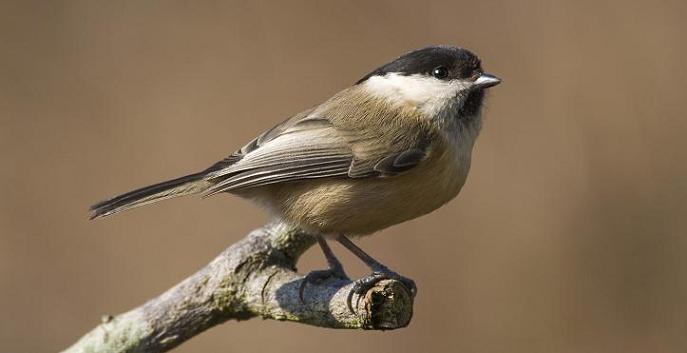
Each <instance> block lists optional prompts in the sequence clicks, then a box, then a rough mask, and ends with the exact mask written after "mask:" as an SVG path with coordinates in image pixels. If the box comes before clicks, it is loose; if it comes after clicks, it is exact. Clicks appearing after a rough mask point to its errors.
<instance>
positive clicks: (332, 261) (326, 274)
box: [298, 235, 350, 302]
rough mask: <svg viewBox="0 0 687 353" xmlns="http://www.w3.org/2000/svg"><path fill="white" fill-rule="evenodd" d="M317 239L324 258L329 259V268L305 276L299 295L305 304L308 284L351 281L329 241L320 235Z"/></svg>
mask: <svg viewBox="0 0 687 353" xmlns="http://www.w3.org/2000/svg"><path fill="white" fill-rule="evenodd" d="M316 237H317V243H318V244H320V248H322V252H323V253H324V257H325V258H326V259H327V264H328V265H329V268H328V269H326V270H318V271H311V272H310V273H308V274H307V275H306V276H305V278H304V279H303V282H301V286H300V288H299V289H298V295H299V297H300V299H301V302H303V291H304V290H305V286H306V285H307V284H308V283H321V282H322V281H324V280H327V279H329V278H332V277H334V278H339V279H344V280H350V278H348V275H346V271H344V268H343V265H341V262H340V261H339V259H337V258H336V256H335V255H334V252H332V249H331V248H330V247H329V244H327V241H326V240H324V238H322V237H321V236H319V235H318V236H316Z"/></svg>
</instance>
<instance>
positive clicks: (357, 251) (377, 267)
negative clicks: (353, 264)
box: [336, 235, 417, 311]
mask: <svg viewBox="0 0 687 353" xmlns="http://www.w3.org/2000/svg"><path fill="white" fill-rule="evenodd" d="M336 240H337V241H338V242H339V243H340V244H341V245H343V246H344V247H345V248H346V249H348V250H350V251H351V252H352V253H353V254H354V255H355V256H357V257H358V258H359V259H361V260H363V262H364V263H365V264H366V265H367V266H368V267H370V269H371V270H372V273H371V274H370V275H369V276H367V277H364V278H361V279H359V280H357V281H355V285H354V286H353V290H352V291H351V292H350V293H349V294H348V308H349V309H350V310H351V311H353V305H352V302H351V301H352V298H353V293H354V292H355V293H356V294H358V295H359V296H360V295H362V294H365V293H366V292H367V291H368V290H370V288H372V287H374V285H375V284H377V282H379V281H381V280H383V279H395V280H397V281H399V282H401V283H403V285H405V286H406V288H408V290H409V291H410V293H411V294H412V295H413V296H415V294H416V293H417V287H416V286H415V281H413V280H412V279H410V278H407V277H403V276H401V275H399V274H398V273H396V272H394V271H392V270H390V269H389V268H388V267H386V266H384V265H383V264H382V263H380V262H379V261H377V260H375V259H374V258H372V256H370V255H368V254H367V253H366V252H365V251H363V249H361V248H359V247H358V246H357V245H355V244H354V243H353V242H352V241H351V240H350V239H348V238H347V237H346V236H344V235H340V236H339V237H337V238H336Z"/></svg>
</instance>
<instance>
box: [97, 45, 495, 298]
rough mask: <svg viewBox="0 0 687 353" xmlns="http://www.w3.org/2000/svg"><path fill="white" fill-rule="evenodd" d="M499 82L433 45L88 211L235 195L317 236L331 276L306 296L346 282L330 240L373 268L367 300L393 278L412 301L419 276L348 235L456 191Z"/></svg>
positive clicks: (465, 54) (394, 220) (436, 203)
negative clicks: (241, 142) (331, 282)
mask: <svg viewBox="0 0 687 353" xmlns="http://www.w3.org/2000/svg"><path fill="white" fill-rule="evenodd" d="M500 82H501V80H500V79H499V78H497V77H496V76H493V75H490V74H488V73H485V72H484V71H483V70H482V65H481V62H480V60H479V58H478V57H477V56H476V55H475V54H473V53H472V52H470V51H469V50H466V49H463V48H459V47H453V46H432V47H427V48H423V49H418V50H415V51H411V52H409V53H406V54H404V55H402V56H400V57H398V58H397V59H395V60H393V61H391V62H390V63H387V64H385V65H383V66H381V67H379V68H377V69H375V70H374V71H372V72H370V73H369V74H367V75H365V76H364V77H363V78H361V79H360V80H358V81H357V82H356V83H355V84H354V85H353V86H351V87H348V88H345V89H344V90H342V91H340V92H338V93H336V94H335V95H334V96H333V97H331V98H329V99H328V100H327V101H325V102H324V103H322V104H319V105H317V106H314V107H312V108H310V109H307V110H305V111H303V112H301V113H298V114H296V115H294V116H293V117H291V118H289V119H287V120H285V121H283V122H282V123H279V124H277V125H276V126H274V127H273V128H271V129H269V130H267V131H266V132H264V133H262V134H261V135H259V136H258V137H256V138H255V139H253V140H252V141H251V142H249V143H248V144H246V145H245V146H243V147H242V148H241V149H239V150H238V151H236V152H234V153H233V154H231V155H230V156H228V157H226V158H224V159H222V160H220V161H219V162H217V163H215V164H213V165H211V166H210V167H209V168H207V169H205V170H203V171H201V172H199V173H194V174H190V175H187V176H183V177H180V178H177V179H173V180H169V181H165V182H162V183H159V184H155V185H151V186H147V187H144V188H141V189H137V190H134V191H131V192H128V193H125V194H123V195H120V196H117V197H114V198H112V199H109V200H107V201H103V202H100V203H98V204H96V205H94V206H92V207H91V219H94V218H99V217H105V216H108V215H111V214H114V213H117V212H120V211H124V210H128V209H131V208H134V207H139V206H143V205H148V204H151V203H154V202H158V201H162V200H166V199H170V198H173V197H177V196H185V195H193V194H201V195H204V196H210V195H214V194H218V193H230V194H234V195H238V196H240V197H244V198H248V199H251V200H253V201H255V202H256V203H258V204H260V205H262V206H264V207H265V208H267V209H268V210H269V211H270V212H271V213H272V214H274V215H276V216H277V217H279V218H281V219H282V220H283V221H284V222H286V223H288V224H291V225H294V226H297V227H299V228H300V229H302V230H304V231H306V232H308V233H310V234H313V235H315V237H316V238H317V241H318V243H319V245H320V247H321V248H322V251H323V252H324V255H325V257H326V259H327V262H328V265H329V269H327V270H321V271H313V272H310V273H309V274H308V275H307V276H306V279H305V280H304V281H303V282H302V283H303V284H302V286H301V288H300V290H301V298H302V297H303V290H304V288H305V286H306V284H307V283H308V282H310V283H316V282H320V281H322V280H324V279H327V278H331V277H336V278H341V279H348V276H347V275H346V273H345V271H344V269H343V266H342V265H341V263H340V262H339V260H338V259H337V258H336V257H335V256H334V254H333V252H332V250H331V248H330V247H329V245H328V244H327V240H328V239H332V240H336V241H338V242H339V243H340V244H342V245H343V246H344V247H345V248H347V249H348V250H350V251H351V252H352V253H353V254H355V255H356V256H357V257H359V258H360V259H361V260H362V261H363V262H365V263H366V264H367V265H368V266H369V267H370V269H371V270H372V271H373V272H372V274H371V275H369V276H368V277H365V278H363V279H360V280H357V281H356V283H355V286H354V289H353V291H351V293H353V292H355V293H358V294H362V293H364V292H365V291H367V290H368V289H369V288H371V287H372V286H373V285H374V284H375V283H376V282H378V281H379V280H381V279H397V280H400V281H402V283H404V284H405V285H406V286H407V287H408V288H409V290H411V291H412V293H413V295H414V294H415V292H416V287H415V284H414V283H413V281H412V280H410V279H408V278H405V277H403V276H401V275H399V274H397V273H395V272H393V271H391V270H390V269H389V268H387V267H386V266H384V265H383V264H381V263H380V262H378V261H377V260H375V259H374V258H372V257H371V256H369V255H368V254H366V253H365V252H364V251H363V250H362V249H360V248H359V247H357V246H356V245H355V244H354V243H353V242H351V240H350V239H349V237H351V236H361V235H367V234H371V233H374V232H376V231H378V230H381V229H383V228H386V227H389V226H391V225H394V224H398V223H401V222H404V221H407V220H410V219H413V218H416V217H419V216H422V215H424V214H427V213H429V212H431V211H433V210H435V209H437V208H439V207H440V206H442V205H443V204H445V203H446V202H448V201H449V200H451V199H453V198H454V197H455V196H456V195H457V194H458V192H459V191H460V189H461V188H462V186H463V184H464V183H465V180H466V178H467V175H468V170H469V169H470V160H471V154H472V148H473V145H474V143H475V140H476V138H477V135H478V134H479V132H480V129H481V126H482V119H481V110H482V104H483V101H484V96H485V90H486V89H487V88H489V87H492V86H495V85H497V84H499V83H500ZM350 295H352V294H350ZM350 295H349V308H350V307H351V304H350V300H351V298H350Z"/></svg>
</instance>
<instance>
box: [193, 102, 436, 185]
mask: <svg viewBox="0 0 687 353" xmlns="http://www.w3.org/2000/svg"><path fill="white" fill-rule="evenodd" d="M411 140H413V141H417V142H416V143H410V144H411V145H410V146H409V145H408V141H407V140H405V141H403V142H404V143H398V142H394V139H389V138H385V137H384V136H370V135H369V134H368V135H365V136H362V134H359V133H356V131H351V130H350V129H345V128H342V127H340V126H338V127H337V126H335V125H334V124H333V123H332V122H331V121H330V120H329V119H327V118H326V117H320V116H316V115H312V114H311V111H309V112H304V113H302V114H300V115H297V116H295V117H294V118H291V119H289V120H287V121H285V122H283V123H281V124H279V125H277V126H275V127H274V128H273V129H271V130H269V131H267V132H266V133H264V134H262V135H260V136H259V137H258V138H256V139H255V140H253V141H251V142H250V143H248V144H247V145H246V146H244V147H243V148H241V149H240V150H239V151H237V152H235V153H234V154H232V155H231V156H229V157H227V158H225V159H224V160H222V161H220V162H218V163H216V164H215V165H213V166H212V167H210V168H208V170H206V174H205V177H204V179H205V180H208V181H210V182H212V183H213V184H214V185H213V186H212V187H211V188H209V189H208V190H206V191H205V195H212V194H216V193H219V192H224V191H234V190H239V189H245V188H251V187H256V186H263V185H268V184H275V183H285V182H292V181H298V180H304V179H312V178H362V177H388V176H393V175H396V174H398V173H402V172H404V171H406V170H408V169H411V168H412V167H414V166H415V165H417V164H418V163H419V162H420V161H422V160H423V159H424V158H425V156H426V154H427V147H428V145H429V144H428V142H427V141H429V140H428V139H423V138H416V139H411Z"/></svg>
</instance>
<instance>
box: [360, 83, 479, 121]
mask: <svg viewBox="0 0 687 353" xmlns="http://www.w3.org/2000/svg"><path fill="white" fill-rule="evenodd" d="M363 85H364V87H365V89H367V90H368V92H369V93H370V94H372V95H375V96H378V97H382V98H384V99H387V100H389V101H390V102H393V103H396V104H403V105H405V104H411V105H414V106H416V107H417V108H418V109H419V110H421V111H422V112H424V113H425V114H428V115H430V116H433V115H435V114H438V113H440V112H442V111H443V110H445V109H446V108H449V107H451V106H454V105H456V103H459V102H458V100H460V98H461V97H462V96H464V95H463V94H461V92H463V91H466V90H467V89H469V88H470V86H471V82H466V81H459V80H451V81H442V80H439V79H436V78H434V77H429V76H424V75H401V74H397V73H390V74H386V75H384V76H372V77H370V78H369V79H367V81H365V82H364V83H363ZM457 98H458V100H457ZM459 105H460V104H459Z"/></svg>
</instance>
